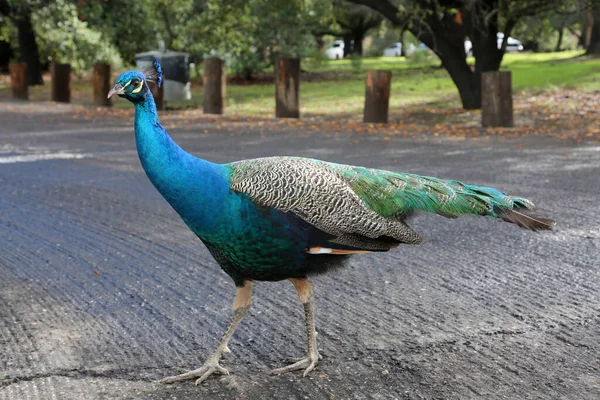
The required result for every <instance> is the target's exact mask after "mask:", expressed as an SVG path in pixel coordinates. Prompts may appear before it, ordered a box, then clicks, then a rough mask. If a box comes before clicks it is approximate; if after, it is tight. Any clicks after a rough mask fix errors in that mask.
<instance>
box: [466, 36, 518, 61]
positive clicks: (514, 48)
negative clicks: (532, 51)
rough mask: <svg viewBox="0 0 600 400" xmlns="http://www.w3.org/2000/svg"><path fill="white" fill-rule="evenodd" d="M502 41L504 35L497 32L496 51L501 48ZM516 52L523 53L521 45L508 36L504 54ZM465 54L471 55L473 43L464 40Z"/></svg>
mask: <svg viewBox="0 0 600 400" xmlns="http://www.w3.org/2000/svg"><path fill="white" fill-rule="evenodd" d="M503 40H504V33H502V32H498V34H497V35H496V41H497V46H498V49H500V48H501V47H502V41H503ZM518 51H523V45H522V44H521V41H520V40H517V39H515V38H513V37H510V36H509V37H508V39H507V40H506V52H507V53H515V52H518ZM465 53H466V54H467V55H468V56H472V55H473V43H472V42H471V41H470V40H465Z"/></svg>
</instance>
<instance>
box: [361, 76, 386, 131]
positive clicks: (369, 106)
mask: <svg viewBox="0 0 600 400" xmlns="http://www.w3.org/2000/svg"><path fill="white" fill-rule="evenodd" d="M391 85H392V72H391V71H368V72H367V85H366V86H367V88H366V92H365V110H364V117H363V121H364V122H382V123H384V124H387V122H388V109H389V105H390V88H391Z"/></svg>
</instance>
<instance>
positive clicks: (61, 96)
mask: <svg viewBox="0 0 600 400" xmlns="http://www.w3.org/2000/svg"><path fill="white" fill-rule="evenodd" d="M51 69H52V101H59V102H62V103H69V102H70V101H71V64H59V63H56V62H55V63H53V64H52V68H51Z"/></svg>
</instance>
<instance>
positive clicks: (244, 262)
mask: <svg viewBox="0 0 600 400" xmlns="http://www.w3.org/2000/svg"><path fill="white" fill-rule="evenodd" d="M134 104H135V139H136V146H137V150H138V154H139V157H140V161H141V163H142V166H143V168H144V171H145V172H146V174H147V176H148V178H149V179H150V181H151V182H152V184H153V185H154V186H155V187H156V189H158V191H159V192H160V193H161V195H162V196H163V197H164V198H165V199H166V200H167V201H168V202H169V204H170V205H171V206H172V207H173V208H174V209H175V211H177V213H178V214H179V215H180V216H181V218H182V219H183V221H184V222H185V223H186V224H187V226H188V227H189V228H190V229H191V230H192V231H193V232H194V233H195V234H196V235H197V236H198V237H199V238H200V239H201V240H202V241H203V242H204V243H205V245H206V246H207V247H208V249H209V250H210V251H211V253H212V254H213V256H214V257H215V259H216V260H217V262H218V263H219V264H220V266H221V267H222V268H223V270H224V271H225V272H226V273H227V274H229V275H230V276H231V277H232V279H233V280H234V282H235V283H236V284H237V285H241V284H242V283H243V282H244V280H246V279H252V280H282V279H287V278H300V277H304V276H306V275H307V274H309V273H311V272H314V270H315V269H321V270H325V269H327V268H329V267H331V266H335V265H337V264H339V263H343V262H344V261H345V259H346V257H336V256H319V259H318V260H314V259H315V258H316V256H313V255H310V254H307V253H306V248H307V246H308V245H309V235H313V234H314V233H317V231H318V230H316V229H315V228H314V227H311V226H309V225H307V224H305V223H303V222H302V220H300V219H299V218H297V217H296V216H294V215H293V214H291V213H286V212H282V211H279V210H276V209H274V208H271V207H264V206H260V205H258V204H256V203H254V202H253V201H252V200H251V199H250V197H249V196H248V195H245V194H243V193H238V192H235V191H233V190H231V189H230V181H229V175H230V173H231V168H230V166H229V165H227V164H225V165H222V164H214V163H211V162H209V161H206V160H203V159H201V158H197V157H194V156H193V155H191V154H189V153H187V152H185V151H184V150H183V149H181V147H179V146H178V145H177V144H176V143H175V142H174V141H173V140H172V139H171V137H170V136H169V135H168V134H167V133H166V132H165V130H164V129H163V128H162V126H161V125H160V123H159V121H158V115H157V112H156V106H155V103H154V99H153V98H152V94H151V93H150V91H148V92H147V93H146V95H145V98H144V99H143V101H140V102H136V103H134ZM323 235H325V234H323ZM309 260H310V261H312V262H311V263H309V262H308V261H309ZM334 264H335V265H334ZM317 266H318V267H322V268H317Z"/></svg>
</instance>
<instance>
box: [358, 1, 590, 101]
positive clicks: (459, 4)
mask: <svg viewBox="0 0 600 400" xmlns="http://www.w3.org/2000/svg"><path fill="white" fill-rule="evenodd" d="M349 1H350V2H352V3H356V4H363V5H366V6H368V7H371V8H372V9H374V10H376V11H378V12H380V13H381V14H382V15H383V16H384V17H385V18H387V19H388V20H389V21H390V22H392V23H393V24H394V25H396V26H398V27H406V29H407V30H409V31H410V32H412V33H413V34H414V35H415V36H416V37H417V38H418V39H419V40H421V41H422V42H423V43H425V44H426V45H427V46H428V47H429V48H430V49H432V50H433V51H434V52H435V54H436V55H437V56H438V57H439V58H440V59H441V61H442V66H443V67H444V68H445V69H446V70H447V71H448V74H449V75H450V77H451V78H452V80H453V81H454V83H455V84H456V87H457V89H458V92H459V95H460V98H461V101H462V105H463V107H464V108H466V109H477V108H481V74H482V73H483V72H486V71H497V70H498V69H499V67H500V63H501V62H502V58H503V56H504V49H505V48H506V41H507V40H508V37H509V35H510V33H511V32H512V30H513V28H514V27H515V25H516V24H517V23H518V21H519V20H520V19H521V18H523V17H526V16H531V15H539V14H542V13H545V12H548V11H551V10H556V9H560V8H564V7H565V6H566V5H569V6H572V5H573V4H575V3H576V2H578V0H566V1H563V0H523V1H508V0H507V1H501V0H401V1H400V2H399V3H398V4H397V3H395V2H393V1H392V0H349ZM498 32H503V33H504V38H503V40H502V42H501V46H500V48H498V44H497V40H498V39H497V36H496V35H497V33H498ZM467 37H469V38H470V40H471V42H472V44H473V56H474V57H475V68H474V70H471V68H470V67H469V65H468V64H467V62H466V54H465V48H464V41H465V39H466V38H467Z"/></svg>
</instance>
